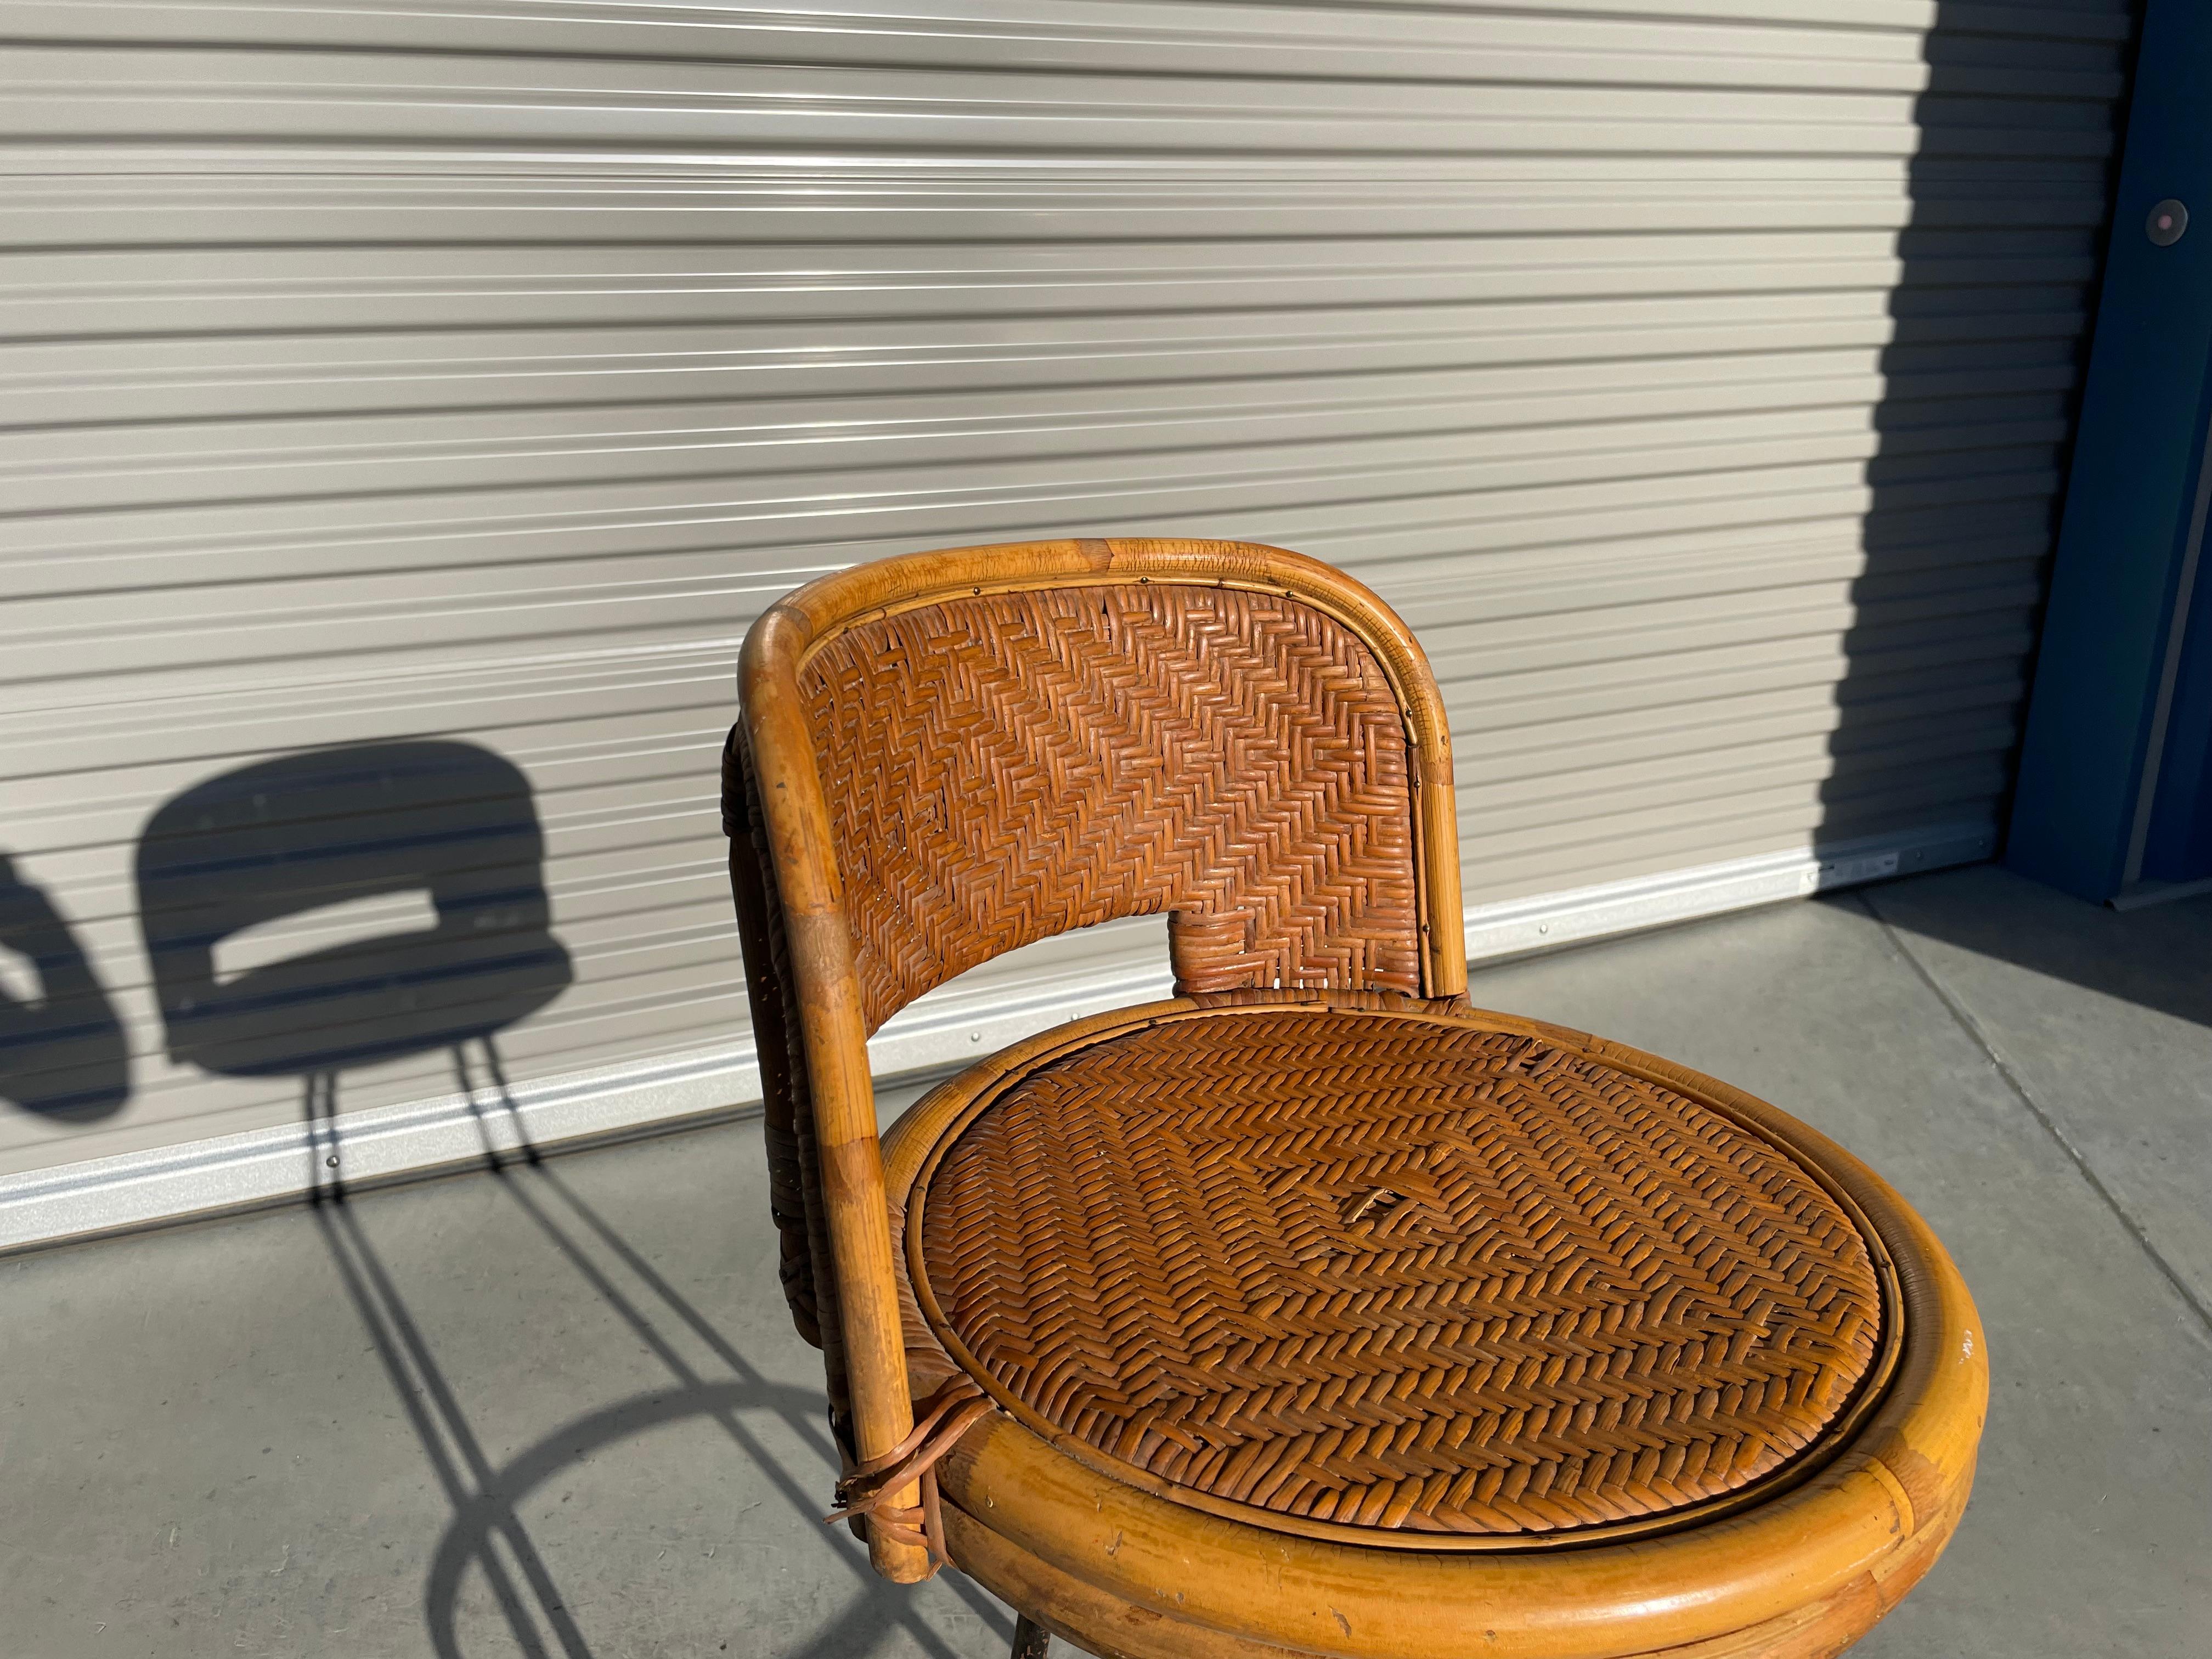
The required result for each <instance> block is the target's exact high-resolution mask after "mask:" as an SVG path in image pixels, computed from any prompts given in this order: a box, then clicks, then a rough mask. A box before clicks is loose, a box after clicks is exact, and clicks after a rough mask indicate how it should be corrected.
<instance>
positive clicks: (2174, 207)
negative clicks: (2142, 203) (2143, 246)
mask: <svg viewBox="0 0 2212 1659" xmlns="http://www.w3.org/2000/svg"><path fill="white" fill-rule="evenodd" d="M2188 228H2189V207H2188V204H2186V203H2184V202H2178V201H2176V200H2175V199H2174V198H2173V197H2171V196H2169V197H2166V200H2164V201H2163V202H2160V204H2158V205H2157V206H2156V207H2154V208H2153V209H2152V210H2150V212H2149V214H2148V216H2145V218H2144V220H2143V234H2144V235H2146V236H2148V237H2149V238H2150V239H2151V240H2152V241H2154V242H2155V243H2156V244H2157V245H2158V246H2160V247H2172V246H2173V245H2174V244H2175V243H2176V242H2178V241H2179V240H2181V238H2182V234H2183V233H2184V232H2185V231H2186V230H2187V229H2188Z"/></svg>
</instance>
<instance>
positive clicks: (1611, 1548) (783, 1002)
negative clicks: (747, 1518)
mask: <svg viewBox="0 0 2212 1659" xmlns="http://www.w3.org/2000/svg"><path fill="white" fill-rule="evenodd" d="M739 684H740V689H741V690H742V693H743V697H744V719H743V720H742V721H741V722H740V724H739V726H738V729H737V730H736V731H735V732H732V738H731V742H730V744H729V746H728V749H727V750H726V755H725V773H724V823H725V827H726V829H727V830H728V832H729V834H730V836H731V860H730V871H731V878H732V890H733V892H734V894H735V896H736V900H737V908H738V927H739V932H740V934H741V936H742V938H743V940H744V954H745V984H746V994H747V996H748V999H749V1000H750V1005H751V1009H752V1017H753V1024H754V1030H755V1032H756V1034H757V1039H758V1054H759V1057H760V1067H761V1079H762V1084H763V1094H764V1097H765V1110H764V1113H763V1134H764V1139H765V1142H766V1146H767V1151H768V1158H769V1201H770V1205H771V1208H772V1211H773V1214H774V1217H775V1223H776V1227H777V1231H778V1235H779V1238H780V1242H781V1274H782V1279H783V1284H784V1290H785V1293H786V1296H787V1299H788V1301H789V1303H790V1305H791V1310H792V1315H793V1320H794V1321H795V1322H796V1323H797V1325H798V1327H799V1330H800V1331H801V1333H802V1334H805V1336H806V1337H807V1339H808V1340H811V1341H813V1342H815V1343H817V1345H818V1346H820V1347H821V1349H822V1351H823V1374H824V1377H825V1380H826V1382H827V1384H828V1394H829V1415H830V1422H831V1425H832V1427H833V1429H834V1430H835V1431H836V1437H837V1440H838V1443H839V1449H840V1452H841V1455H842V1466H843V1477H842V1479H841V1480H839V1482H838V1484H837V1488H836V1502H837V1507H836V1510H835V1511H834V1512H833V1513H832V1515H831V1516H830V1518H831V1519H833V1520H838V1521H844V1522H849V1523H850V1524H851V1525H853V1526H854V1528H855V1529H856V1530H857V1531H858V1532H859V1533H860V1534H861V1535H862V1536H863V1537H865V1538H866V1541H867V1547H868V1553H869V1557H870V1559H871V1560H872V1563H873V1564H874V1566H875V1568H876V1570H877V1571H878V1572H880V1573H882V1574H883V1575H884V1577H889V1578H890V1579H893V1580H895V1581H896V1582H899V1583H912V1582H915V1581H916V1580H919V1579H922V1578H926V1577H929V1576H931V1575H932V1574H933V1573H934V1572H936V1571H938V1570H939V1567H940V1566H941V1565H944V1564H945V1562H947V1561H950V1562H951V1563H953V1564H955V1565H957V1566H959V1567H960V1568H961V1569H962V1570H963V1571H965V1572H966V1573H967V1574H968V1575H969V1577H971V1578H973V1579H975V1580H976V1581H978V1582H980V1583H982V1584H984V1585H986V1586H987V1587H988V1588H989V1589H992V1590H994V1591H995V1592H996V1593H997V1594H999V1595H1001V1596H1002V1597H1004V1598H1005V1599H1006V1601H1010V1602H1012V1604H1013V1605H1014V1606H1015V1607H1017V1608H1018V1610H1019V1612H1020V1613H1021V1615H1022V1617H1021V1618H1020V1620H1018V1623H1017V1626H1016V1634H1015V1639H1014V1649H1015V1653H1016V1655H1017V1656H1018V1659H1041V1656H1042V1654H1043V1652H1044V1648H1045V1644H1046V1642H1047V1635H1046V1632H1048V1631H1049V1632H1056V1633H1058V1634H1060V1635H1061V1636H1064V1637H1066V1638H1070V1639H1071V1640H1073V1641H1074V1642H1076V1643H1077V1644H1079V1645H1080V1646H1081V1647H1083V1648H1084V1649H1085V1650H1087V1651H1090V1652H1091V1653H1094V1654H1097V1655H1100V1656H1103V1659H1295V1656H1305V1659H1311V1656H1328V1659H1476V1656H1481V1659H1833V1656H1835V1655H1837V1654H1839V1653H1841V1652H1842V1651H1843V1650H1844V1649H1845V1648H1847V1647H1849V1646H1850V1644H1851V1643H1852V1642H1853V1641H1854V1640H1856V1639H1857V1637H1858V1636H1859V1635H1860V1634H1861V1633H1863V1632H1864V1631H1866V1630H1867V1629H1868V1628H1869V1626H1872V1625H1873V1624H1874V1622H1875V1620H1878V1619H1880V1618H1881V1616H1882V1615H1883V1614H1884V1613H1886V1612H1887V1610H1888V1609H1889V1608H1890V1607H1893V1606H1894V1605H1895V1604H1896V1602H1897V1601H1898V1599H1899V1597H1901V1596H1902V1595H1904V1594H1905V1592H1906V1591H1907V1590H1908V1589H1911V1586H1912V1585H1913V1583H1916V1582H1917V1580H1918V1578H1919V1577H1920V1575H1921V1574H1922V1573H1923V1572H1925V1571H1927V1570H1928V1568H1929V1565H1931V1564H1932V1563H1933V1562H1934V1560H1935V1559H1936V1555H1937V1553H1939V1552H1940V1551H1941V1550H1942V1547H1943V1546H1944V1544H1945V1542H1946V1541H1948V1539H1949V1537H1950V1536H1951V1534H1952V1531H1953V1529H1954V1528H1955V1527H1956V1526H1957V1524H1958V1522H1959V1518H1960V1514H1961V1513H1962V1512H1963V1510H1964V1508H1965V1505H1966V1494H1967V1492H1968V1490H1969V1488H1970V1486H1971V1485H1972V1475H1973V1467H1974V1457H1975V1452H1976V1448H1977V1446H1978V1442H1979V1437H1980V1431H1981V1410H1982V1406H1983V1402H1984V1400H1985V1399H1986V1397H1987V1393H1988V1369H1987V1359H1986V1358H1985V1356H1984V1345H1983V1343H1982V1341H1981V1335H1980V1331H1979V1324H1978V1317H1977V1316H1976V1314H1975V1312H1974V1307H1973V1304H1972V1299H1971V1298H1970V1297H1968V1296H1967V1294H1966V1287H1965V1285H1963V1284H1962V1283H1961V1282H1960V1279H1959V1275H1958V1273H1957V1271H1956V1269H1954V1267H1952V1265H1951V1262H1950V1260H1949V1258H1948V1256H1946V1255H1945V1254H1944V1252H1943V1249H1942V1245H1941V1244H1940V1243H1937V1242H1936V1238H1935V1237H1934V1235H1933V1234H1932V1233H1930V1232H1929V1230H1928V1228H1927V1226H1926V1225H1925V1224H1924V1223H1923V1222H1922V1221H1921V1220H1920V1218H1918V1217H1917V1216H1916V1215H1915V1214H1914V1213H1913V1212H1912V1211H1911V1208H1910V1207H1909V1206H1907V1205H1905V1202H1904V1201H1903V1200H1901V1199H1900V1198H1899V1196H1898V1195H1897V1194H1895V1193H1894V1192H1893V1191H1892V1190H1891V1189H1890V1188H1888V1187H1887V1185H1886V1184H1885V1183H1884V1182H1882V1181H1881V1178H1880V1177H1879V1176H1876V1175H1875V1173H1874V1172H1873V1171H1872V1170H1869V1169H1868V1168H1867V1167H1866V1166H1865V1165H1864V1164H1861V1163H1859V1162H1858V1161H1857V1159H1856V1158H1853V1157H1852V1156H1851V1155H1850V1153H1849V1152H1846V1151H1844V1149H1843V1148H1842V1147H1840V1146H1837V1145H1836V1144H1835V1143H1834V1142H1833V1141H1831V1140H1829V1139H1826V1138H1825V1137H1824V1136H1822V1135H1820V1134H1819V1133H1817V1132H1815V1131H1814V1130H1813V1129H1811V1128H1809V1127H1807V1126H1806V1125H1804V1124H1802V1123H1800V1122H1798V1121H1796V1119H1794V1118H1792V1117H1790V1116H1789V1115H1787V1114H1786V1113H1784V1112H1782V1111H1779V1110H1778V1109H1775V1108H1774V1107H1772V1106H1771V1105H1769V1104H1767V1103H1765V1102H1764V1101H1761V1100H1759V1099H1757V1098H1755V1097H1752V1096H1750V1095H1747V1094H1746V1093H1744V1092H1743V1091H1741V1090H1737V1089H1734V1088H1731V1087H1730V1086H1729V1085H1727V1084H1725V1083H1723V1082H1721V1081H1720V1080H1719V1079H1715V1078H1711V1077H1706V1076H1704V1075H1702V1074H1700V1073H1695V1072H1692V1071H1690V1070H1687V1069H1686V1068H1685V1067H1682V1066H1676V1065H1674V1064H1672V1063H1671V1062H1669V1061H1668V1060H1662V1059H1660V1058H1658V1057H1656V1056H1655V1055H1652V1054H1645V1053H1644V1052H1642V1051H1640V1050H1638V1049H1634V1048H1626V1047H1625V1046H1623V1045H1621V1044H1619V1043H1613V1042H1607V1041H1606V1040H1604V1039H1603V1038H1601V1037H1597V1036H1590V1035H1589V1034H1586V1033H1583V1032H1577V1031H1569V1030H1564V1029H1562V1028H1560V1027H1558V1026H1553V1025H1548V1024H1542V1023H1541V1022H1537V1021H1532V1020H1528V1019H1522V1018H1516V1017H1514V1016H1511V1015H1509V1014H1497V1013H1486V1012H1481V1011H1479V1010H1476V1009H1474V1008H1472V1007H1470V1006H1468V995H1467V989H1468V980H1467V964H1466V958H1465V951H1464V949H1463V926H1464V920H1465V916H1464V912H1463V911H1462V907H1461V897H1460V870H1459V838H1458V830H1457V825H1456V822H1455V816H1454V814H1455V793H1454V789H1453V784H1452V757H1451V743H1450V738H1449V733H1448V732H1446V730H1445V722H1444V717H1443V702H1442V700H1441V698H1440V696H1439V695H1438V693H1437V687H1436V684H1435V683H1434V681H1433V679H1432V678H1431V676H1430V673H1429V671H1428V667H1427V665H1426V664H1425V662H1424V661H1423V659H1422V658H1421V654H1420V651H1419V647H1418V646H1416V645H1415V644H1414V642H1413V639H1412V638H1411V636H1410V635H1407V632H1406V631H1405V629H1404V626H1403V624H1402V623H1400V622H1399V621H1398V619H1397V618H1396V617H1394V616H1392V615H1391V614H1390V613H1389V611H1388V610H1387V609H1385V608H1384V607H1383V605H1382V603H1381V601H1379V600H1378V599H1376V598H1375V596H1374V595H1373V594H1371V593H1370V592H1367V591H1366V590H1365V589H1364V588H1362V587H1361V586H1359V585H1358V583H1356V582H1353V581H1352V580H1350V579H1348V578H1346V577H1345V576H1344V575H1342V574H1340V573H1338V572H1336V571H1333V570H1331V569H1329V568H1328V567H1326V566H1324V565H1321V564H1318V563H1316V562H1314V561H1312V560H1310V559H1305V558H1302V557H1300V556H1297V555H1296V554H1292V553H1287V552H1285V551H1283V550H1280V549H1276V548H1264V547H1255V546H1251V545H1249V544H1240V543H1225V542H1176V541H1080V542H1048V543H1031V544H1021V545H1018V546H1009V547H997V548H964V549H958V550H953V551H951V552H946V553H937V554H922V555H917V556H913V557H911V558H904V559H894V560H888V561H884V562H881V563H878V564H873V565H865V566H860V567H856V568H853V569H851V570H848V571H843V572H841V573H839V574H835V575H832V576H828V577H824V578H823V579H822V580H819V581H817V582H814V583H811V584H810V585H808V586H805V587H804V588H802V589H800V590H799V591H798V592H795V593H793V594H791V595H789V596H787V598H786V599H783V600H782V601H781V602H780V603H779V604H778V605H775V606H774V607H773V608H772V609H771V610H770V611H769V612H768V613H767V614H766V615H765V616H763V617H762V618H761V619H760V621H759V622H758V623H756V624H755V626H754V627H753V629H752V630H751V632H750V634H749V635H747V637H746V641H745V648H744V657H743V659H742V661H741V663H740V665H739ZM1140 915H1151V916H1159V917H1164V919H1165V921H1166V925H1167V926H1166V932H1167V947H1168V948H1167V954H1168V958H1169V966H1170V969H1172V971H1173V976H1174V992H1175V994H1174V995H1173V997H1172V998H1171V999H1170V1000H1165V1001H1160V1002H1153V1003H1150V1004H1146V1005H1145V1006H1139V1007H1134V1008H1125V1009H1119V1010H1114V1011H1110V1012H1102V1013H1096V1014H1092V1015H1090V1016H1087V1017H1085V1018H1081V1019H1077V1020H1073V1021H1071V1022H1069V1023H1068V1024H1064V1025H1061V1026H1058V1027H1055V1028H1054V1029H1053V1030H1049V1031H1046V1032H1042V1033H1039V1034H1038V1035H1036V1036H1030V1037H1028V1038H1025V1039H1024V1040H1023V1041H1020V1042H1015V1043H1013V1044H1012V1045H1011V1046H1009V1047H1007V1048H1003V1049H1000V1051H999V1052H997V1053H995V1054H983V1055H981V1056H979V1057H977V1058H976V1059H975V1060H974V1063H972V1064H970V1065H969V1066H967V1067H966V1068H965V1069H964V1070H963V1071H962V1072H960V1073H958V1074H957V1076H954V1077H951V1078H949V1079H946V1080H945V1081H943V1082H941V1083H939V1085H937V1086H936V1087H934V1088H933V1089H932V1090H930V1091H928V1093H927V1095H925V1096H924V1097H922V1098H921V1100H919V1101H917V1102H916V1103H915V1104H914V1105H913V1106H912V1107H910V1108H909V1109H908V1110H907V1111H906V1112H905V1113H903V1114H902V1115H901V1116H900V1117H899V1119H898V1121H896V1123H895V1124H893V1125H892V1126H891V1127H890V1129H889V1131H888V1132H887V1133H884V1134H883V1135H882V1136H881V1138H880V1139H879V1138H878V1120H877V1115H876V1103H875V1098H874V1093H873V1089H872V1084H871V1080H870V1075H869V1060H868V1039H869V1036H870V1034H871V1033H872V1032H873V1031H875V1030H877V1029H878V1027H880V1026H881V1025H882V1024H884V1022H885V1021H886V1020H888V1019H890V1018H892V1017H893V1016H895V1015H896V1014H897V1013H898V1012H899V1011H900V1010H901V1009H902V1008H905V1007H906V1006H908V1005H909V1004H911V1003H912V1002H913V1001H914V1000H915V999H916V998H917V997H921V996H923V995H925V994H927V993H928V992H930V991H931V990H932V989H933V988H934V987H939V986H941V985H943V984H945V982H946V981H949V980H951V979H953V978H955V977H956V976H957V975H961V974H963V973H965V972H967V971H969V969H975V968H976V967H978V966H980V965H981V964H982V963H987V962H988V961H989V960H990V959H991V958H993V957H996V956H999V955H1000V954H1001V953H1003V952H1006V951H1012V950H1016V949H1018V948H1019V947H1021V946H1023V945H1028V944H1030V943H1032V942H1034V941H1036V940H1039V939H1045V938H1048V937H1049V936H1051V935H1053V934H1055V933H1066V932H1067V931H1068V930H1071V929H1074V928H1079V927H1089V926H1091V925H1094V924H1097V923H1102V922H1109V921H1115V920H1116V919H1119V918H1125V917H1131V916H1140Z"/></svg>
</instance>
